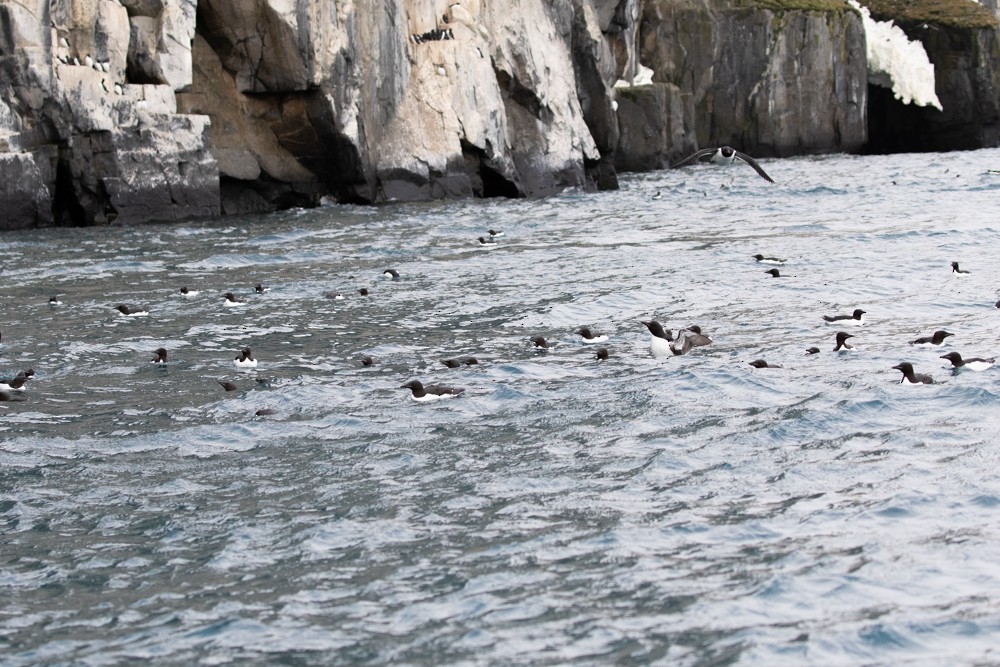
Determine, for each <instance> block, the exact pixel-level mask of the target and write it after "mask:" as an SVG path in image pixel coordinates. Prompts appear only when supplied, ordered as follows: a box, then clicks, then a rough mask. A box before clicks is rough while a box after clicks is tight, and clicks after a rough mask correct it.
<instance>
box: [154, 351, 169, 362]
mask: <svg viewBox="0 0 1000 667" xmlns="http://www.w3.org/2000/svg"><path fill="white" fill-rule="evenodd" d="M153 354H155V355H156V356H155V357H153V359H152V363H154V364H165V363H167V349H166V348H165V347H158V348H156V350H155V351H154V352H153Z"/></svg>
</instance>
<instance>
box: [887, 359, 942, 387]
mask: <svg viewBox="0 0 1000 667" xmlns="http://www.w3.org/2000/svg"><path fill="white" fill-rule="evenodd" d="M893 369H895V370H897V371H900V372H901V373H902V374H903V379H902V380H900V381H899V384H934V379H933V378H932V377H931V376H930V375H925V374H924V373H914V372H913V364H911V363H910V362H909V361H904V362H902V363H899V364H896V365H895V366H893Z"/></svg>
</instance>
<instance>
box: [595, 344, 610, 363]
mask: <svg viewBox="0 0 1000 667" xmlns="http://www.w3.org/2000/svg"><path fill="white" fill-rule="evenodd" d="M607 358H608V348H606V347H599V348H597V360H598V361H604V360H606V359H607Z"/></svg>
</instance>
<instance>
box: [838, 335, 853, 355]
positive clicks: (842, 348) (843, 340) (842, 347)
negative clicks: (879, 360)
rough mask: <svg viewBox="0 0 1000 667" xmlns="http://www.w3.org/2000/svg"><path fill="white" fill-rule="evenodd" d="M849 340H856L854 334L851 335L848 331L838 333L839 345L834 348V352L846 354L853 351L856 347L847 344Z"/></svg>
mask: <svg viewBox="0 0 1000 667" xmlns="http://www.w3.org/2000/svg"><path fill="white" fill-rule="evenodd" d="M848 338H854V334H849V333H847V332H846V331H838V332H837V344H836V345H835V346H834V348H833V351H834V352H846V351H847V350H853V349H854V346H853V345H851V344H850V343H848V342H847V339H848Z"/></svg>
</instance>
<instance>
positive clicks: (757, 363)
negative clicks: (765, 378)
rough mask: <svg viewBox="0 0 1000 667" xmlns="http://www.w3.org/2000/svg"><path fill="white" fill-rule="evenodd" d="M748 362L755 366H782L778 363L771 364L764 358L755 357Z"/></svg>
mask: <svg viewBox="0 0 1000 667" xmlns="http://www.w3.org/2000/svg"><path fill="white" fill-rule="evenodd" d="M747 363H749V364H750V365H751V366H753V367H754V368H781V366H779V365H777V364H769V363H767V362H766V361H764V360H763V359H754V360H753V361H750V362H747Z"/></svg>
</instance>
